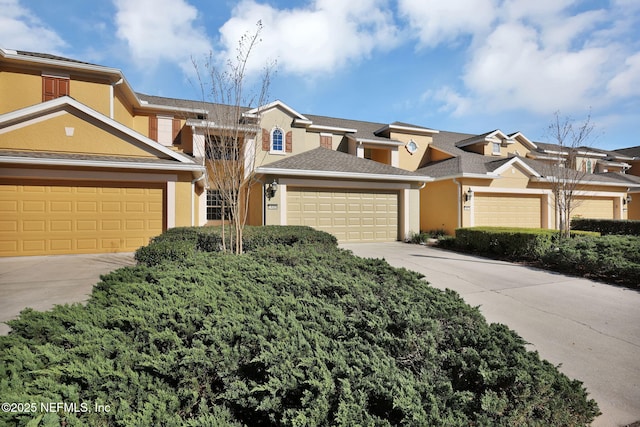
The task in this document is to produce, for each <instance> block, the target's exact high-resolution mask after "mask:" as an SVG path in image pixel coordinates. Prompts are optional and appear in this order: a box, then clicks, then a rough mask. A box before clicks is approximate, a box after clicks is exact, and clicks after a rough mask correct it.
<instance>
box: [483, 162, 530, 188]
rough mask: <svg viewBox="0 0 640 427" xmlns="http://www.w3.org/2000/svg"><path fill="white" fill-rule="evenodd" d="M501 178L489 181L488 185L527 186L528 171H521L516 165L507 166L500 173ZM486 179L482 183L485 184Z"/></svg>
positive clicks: (501, 186)
mask: <svg viewBox="0 0 640 427" xmlns="http://www.w3.org/2000/svg"><path fill="white" fill-rule="evenodd" d="M500 176H501V178H499V179H494V180H492V181H490V184H489V186H490V187H500V188H522V189H524V188H527V187H528V186H529V175H528V172H523V171H522V169H520V168H519V167H518V166H511V167H509V168H507V170H505V171H504V172H502V174H501V175H500ZM486 184H487V181H486V180H485V181H483V185H486Z"/></svg>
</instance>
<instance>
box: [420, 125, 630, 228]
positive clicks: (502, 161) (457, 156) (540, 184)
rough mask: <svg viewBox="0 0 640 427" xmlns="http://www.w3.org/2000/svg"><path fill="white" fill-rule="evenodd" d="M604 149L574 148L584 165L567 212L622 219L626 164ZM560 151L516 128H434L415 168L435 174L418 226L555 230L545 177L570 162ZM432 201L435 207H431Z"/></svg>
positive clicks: (550, 190)
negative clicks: (455, 130) (458, 130)
mask: <svg viewBox="0 0 640 427" xmlns="http://www.w3.org/2000/svg"><path fill="white" fill-rule="evenodd" d="M605 153H606V152H603V151H601V150H593V149H580V150H579V152H578V156H577V159H576V160H577V162H576V164H577V165H578V167H579V168H580V169H581V170H583V166H584V170H583V173H580V174H578V175H577V178H578V180H579V183H578V185H577V191H576V196H575V204H574V206H575V208H574V210H573V211H572V216H574V217H587V218H608V219H625V218H626V217H627V208H628V205H627V202H628V201H627V193H628V190H629V187H632V186H635V185H637V183H635V182H634V181H633V180H632V179H630V177H628V176H627V175H625V174H623V173H622V172H623V171H624V170H626V169H627V168H628V166H629V165H628V164H625V163H624V162H623V161H622V159H618V158H617V157H615V155H614V153H609V154H605ZM567 157H568V153H567V150H566V148H562V147H559V146H557V145H552V144H544V143H539V142H532V141H530V140H529V139H528V138H527V137H526V136H524V135H523V134H522V133H520V132H518V133H514V134H506V133H504V132H502V131H500V130H494V131H491V132H487V133H485V134H481V135H469V134H460V133H453V132H440V133H439V134H437V135H434V137H433V141H432V144H431V145H430V146H429V152H428V153H427V163H426V165H425V166H424V167H422V168H420V169H418V171H417V172H418V173H420V174H424V175H428V176H431V177H433V178H434V182H433V183H430V184H428V185H427V186H426V187H425V188H424V189H423V190H422V193H421V198H420V202H421V223H420V226H421V229H423V230H431V229H444V230H446V231H447V232H449V233H452V232H453V230H455V228H458V227H473V226H512V227H532V228H557V227H558V221H559V214H557V212H556V205H555V202H554V200H555V199H554V191H553V185H552V182H553V180H554V178H553V177H554V176H561V174H560V173H559V169H558V168H559V167H562V168H564V167H569V166H568V165H566V160H567ZM624 160H627V158H626V157H625V158H624ZM614 167H615V168H617V170H616V171H613V169H614ZM610 170H611V171H610ZM598 171H602V173H594V172H598ZM435 203H438V206H439V209H430V208H429V207H430V206H433V204H435Z"/></svg>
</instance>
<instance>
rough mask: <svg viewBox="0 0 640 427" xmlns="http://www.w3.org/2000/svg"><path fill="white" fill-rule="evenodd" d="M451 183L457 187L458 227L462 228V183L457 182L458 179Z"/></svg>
mask: <svg viewBox="0 0 640 427" xmlns="http://www.w3.org/2000/svg"><path fill="white" fill-rule="evenodd" d="M453 183H454V184H457V185H458V207H457V209H458V227H457V228H461V227H462V203H461V202H462V183H461V182H458V178H454V179H453Z"/></svg>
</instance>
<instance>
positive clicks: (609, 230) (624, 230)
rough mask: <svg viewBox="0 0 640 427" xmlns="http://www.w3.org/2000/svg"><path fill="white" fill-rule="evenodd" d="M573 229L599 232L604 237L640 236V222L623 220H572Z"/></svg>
mask: <svg viewBox="0 0 640 427" xmlns="http://www.w3.org/2000/svg"><path fill="white" fill-rule="evenodd" d="M571 229H573V230H585V231H597V232H598V233H600V234H602V235H605V234H619V235H631V236H640V221H633V220H622V219H588V218H574V219H572V220H571Z"/></svg>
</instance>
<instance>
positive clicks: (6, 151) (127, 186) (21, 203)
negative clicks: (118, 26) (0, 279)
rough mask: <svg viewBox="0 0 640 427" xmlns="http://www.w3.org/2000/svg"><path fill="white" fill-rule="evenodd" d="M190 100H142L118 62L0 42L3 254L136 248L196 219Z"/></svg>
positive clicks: (198, 189) (199, 170)
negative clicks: (184, 105) (187, 146)
mask: <svg viewBox="0 0 640 427" xmlns="http://www.w3.org/2000/svg"><path fill="white" fill-rule="evenodd" d="M197 114H198V112H197V111H193V110H192V109H179V108H167V107H164V106H154V105H150V104H147V103H144V102H143V101H141V100H140V99H139V98H138V97H137V96H136V94H135V93H134V92H133V90H132V89H131V87H130V86H129V85H128V83H127V81H126V80H125V79H124V76H123V75H122V73H121V72H120V71H119V70H115V69H111V68H107V67H102V66H98V65H93V64H88V63H84V62H79V61H73V60H69V59H66V58H60V57H56V56H51V55H43V54H36V53H29V52H16V51H10V50H0V255H2V256H14V255H50V254H67V253H102V252H122V251H133V250H135V249H136V248H138V247H140V246H142V245H145V244H147V243H148V242H149V239H150V238H151V237H153V236H156V235H158V234H160V233H161V232H162V231H163V230H165V229H167V228H171V227H176V226H188V225H193V224H199V223H201V222H202V221H201V218H200V216H199V215H200V214H199V211H198V209H196V207H197V206H198V199H199V198H201V197H202V196H201V195H202V194H203V191H204V183H203V182H202V180H201V178H202V177H203V176H204V168H203V166H202V165H200V164H197V163H196V162H195V161H194V159H193V158H192V157H191V156H188V155H185V154H184V153H182V152H181V150H180V149H179V148H178V149H177V148H176V147H179V142H180V141H178V144H177V145H176V144H175V142H174V141H175V140H176V138H177V137H179V135H180V132H179V130H180V129H181V127H182V126H183V124H184V121H185V120H184V119H183V117H189V116H193V117H196V116H197Z"/></svg>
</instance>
